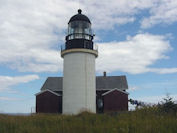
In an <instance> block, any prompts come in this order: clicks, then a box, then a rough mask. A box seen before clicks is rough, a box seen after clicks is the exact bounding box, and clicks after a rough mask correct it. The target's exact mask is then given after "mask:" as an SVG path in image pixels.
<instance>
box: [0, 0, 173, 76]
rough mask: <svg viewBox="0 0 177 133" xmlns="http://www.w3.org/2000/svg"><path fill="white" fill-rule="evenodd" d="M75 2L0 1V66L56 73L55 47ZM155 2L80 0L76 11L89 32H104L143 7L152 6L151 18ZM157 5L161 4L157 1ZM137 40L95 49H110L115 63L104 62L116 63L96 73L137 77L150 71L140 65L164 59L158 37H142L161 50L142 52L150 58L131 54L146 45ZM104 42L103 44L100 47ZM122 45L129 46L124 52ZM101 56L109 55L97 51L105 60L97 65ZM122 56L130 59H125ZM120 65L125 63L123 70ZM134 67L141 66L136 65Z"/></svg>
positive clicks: (58, 61) (131, 18)
mask: <svg viewBox="0 0 177 133" xmlns="http://www.w3.org/2000/svg"><path fill="white" fill-rule="evenodd" d="M78 2H79V1H78V0H74V1H71V0H69V1H64V0H50V1H48V0H37V1H36V0H30V1H24V0H14V1H11V0H0V64H1V65H3V66H6V67H9V68H12V69H15V70H18V71H22V72H25V71H29V72H56V71H61V70H62V67H63V65H62V59H61V58H60V53H59V49H60V48H59V46H60V45H61V44H63V43H64V42H63V41H64V35H65V31H66V29H67V22H68V19H69V18H70V17H71V16H72V15H73V14H74V13H76V9H78V7H79V3H78ZM156 3H158V2H154V0H133V1H132V0H121V1H115V0H110V1H107V0H102V2H100V1H96V0H90V1H88V0H83V1H82V2H80V7H81V8H82V9H83V13H85V14H87V15H88V16H89V17H90V18H91V20H92V23H93V26H94V28H95V29H105V27H106V29H110V28H113V27H114V26H115V25H121V24H126V23H129V22H133V21H134V20H135V19H136V14H138V13H139V12H140V11H142V10H145V9H146V10H147V9H151V8H152V10H150V11H151V12H152V16H153V15H154V13H155V11H154V10H155V6H154V5H156V6H157V8H158V5H157V4H156ZM160 5H162V3H161V2H160ZM171 8H173V7H171V6H169V9H171ZM153 12H154V13H153ZM138 37H142V36H140V35H137V36H135V37H133V38H132V39H131V38H130V39H127V40H126V41H124V42H109V43H105V44H102V46H103V47H102V46H100V50H102V49H103V50H104V49H105V48H106V49H109V50H111V52H113V53H112V54H111V55H113V54H115V55H114V56H113V58H114V59H115V58H117V56H119V57H120V59H121V61H120V60H118V61H117V62H115V63H114V62H110V63H112V64H118V65H113V67H111V68H107V65H106V66H102V69H100V68H99V69H98V70H103V69H109V70H108V71H115V70H116V69H117V70H121V71H127V72H130V73H141V72H145V71H150V70H148V69H147V67H146V66H148V65H151V64H152V63H153V62H155V61H156V60H158V59H162V58H165V56H164V54H163V52H165V50H163V49H162V48H165V46H167V47H168V45H166V44H167V42H163V39H156V38H158V37H157V36H155V38H153V36H150V39H148V38H147V35H146V36H145V38H144V39H146V40H144V41H148V42H150V43H149V44H150V45H151V44H153V43H156V42H153V41H157V43H161V42H162V43H161V44H157V45H153V46H157V47H158V46H159V45H163V46H164V47H162V48H161V47H158V48H159V50H158V49H156V48H150V47H147V48H148V50H149V51H148V52H147V53H149V54H151V52H152V54H154V56H155V57H153V56H152V55H150V57H151V58H149V57H144V56H149V55H148V54H143V52H141V51H138V52H137V51H136V49H137V48H138V49H140V50H141V49H142V46H143V45H149V44H145V43H144V41H143V40H141V39H140V38H138ZM98 38H99V37H98ZM151 41H152V42H151ZM121 43H123V45H121ZM125 43H129V44H125ZM131 43H132V44H131ZM134 43H137V44H134ZM140 43H142V45H140ZM106 44H109V45H108V46H106ZM117 44H118V45H117ZM125 46H126V47H127V48H130V50H127V48H126V47H125ZM134 46H135V47H134ZM114 48H119V50H113V49H114ZM167 49H168V48H167ZM151 50H152V51H151ZM153 50H155V51H156V52H157V54H156V53H155V52H154V51H153ZM117 51H118V52H119V53H117ZM144 51H145V50H144ZM161 51H163V52H161ZM107 52H108V51H107ZM126 52H128V53H126ZM134 52H135V53H136V52H137V53H138V55H136V54H134ZM130 53H131V54H130ZM141 53H142V54H143V55H144V56H143V57H144V58H148V59H145V60H144V58H141V57H138V56H139V55H140V54H141ZM104 54H105V56H107V55H108V56H107V57H105V59H106V61H107V59H108V58H110V57H111V55H109V54H108V53H105V52H102V53H100V57H101V58H102V59H99V60H101V61H102V62H106V61H103V58H104ZM127 55H131V56H130V57H127ZM132 55H133V56H132ZM160 56H163V57H160ZM125 57H126V58H125ZM131 59H132V61H131ZM141 59H142V60H141ZM137 60H138V61H137ZM140 60H141V61H140ZM128 61H131V62H130V63H128V64H127V63H126V62H128ZM99 62H100V61H99ZM99 62H98V63H99ZM119 63H120V64H119ZM123 63H124V64H125V63H126V64H127V65H130V64H131V65H130V66H127V65H124V64H123ZM137 63H141V64H139V65H138V64H137ZM100 64H101V63H99V65H98V66H100ZM138 67H139V68H138ZM153 71H154V70H153ZM170 71H171V69H170Z"/></svg>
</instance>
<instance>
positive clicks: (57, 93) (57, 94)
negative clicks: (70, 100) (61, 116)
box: [35, 89, 61, 96]
mask: <svg viewBox="0 0 177 133" xmlns="http://www.w3.org/2000/svg"><path fill="white" fill-rule="evenodd" d="M46 91H48V92H50V93H52V94H54V95H56V96H61V95H60V94H58V93H56V92H53V91H51V90H49V89H46V90H43V91H41V92H39V93H36V94H35V95H36V96H37V95H40V94H42V93H44V92H46Z"/></svg>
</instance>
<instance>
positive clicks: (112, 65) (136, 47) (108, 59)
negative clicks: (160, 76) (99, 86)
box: [97, 33, 177, 74]
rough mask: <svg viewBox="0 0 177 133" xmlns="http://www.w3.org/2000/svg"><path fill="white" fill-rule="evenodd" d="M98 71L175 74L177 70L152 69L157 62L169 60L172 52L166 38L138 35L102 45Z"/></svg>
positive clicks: (100, 46) (100, 45)
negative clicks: (169, 52) (167, 54)
mask: <svg viewBox="0 0 177 133" xmlns="http://www.w3.org/2000/svg"><path fill="white" fill-rule="evenodd" d="M98 45H99V58H98V59H97V70H98V71H99V72H103V71H107V72H113V71H117V70H119V71H123V72H128V73H132V74H138V73H144V72H156V73H174V72H177V71H176V70H177V68H152V67H151V65H153V64H154V63H155V62H156V61H157V60H160V59H168V56H166V55H165V54H166V52H168V51H169V50H171V49H172V48H171V46H170V44H169V42H168V41H167V40H166V37H165V36H160V35H152V34H148V33H146V34H137V35H136V36H133V37H130V36H128V37H127V39H126V41H122V42H108V43H100V44H98Z"/></svg>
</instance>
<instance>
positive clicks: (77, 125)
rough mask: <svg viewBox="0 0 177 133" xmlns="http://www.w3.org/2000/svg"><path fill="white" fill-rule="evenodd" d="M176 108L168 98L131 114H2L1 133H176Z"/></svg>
mask: <svg viewBox="0 0 177 133" xmlns="http://www.w3.org/2000/svg"><path fill="white" fill-rule="evenodd" d="M165 104H167V105H170V106H166V105H165ZM175 107H176V104H174V102H172V100H171V99H168V100H167V101H166V102H165V103H162V104H159V105H155V106H149V107H147V106H146V107H142V108H139V109H136V110H135V111H129V112H114V113H107V114H91V113H88V112H83V113H81V114H79V115H75V116H68V115H59V114H33V115H30V116H9V115H0V133H176V132H177V112H176V110H175Z"/></svg>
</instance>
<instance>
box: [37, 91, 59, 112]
mask: <svg viewBox="0 0 177 133" xmlns="http://www.w3.org/2000/svg"><path fill="white" fill-rule="evenodd" d="M36 113H62V97H61V96H57V95H55V94H53V93H51V92H49V91H46V92H44V93H41V94H39V95H37V96H36Z"/></svg>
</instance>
